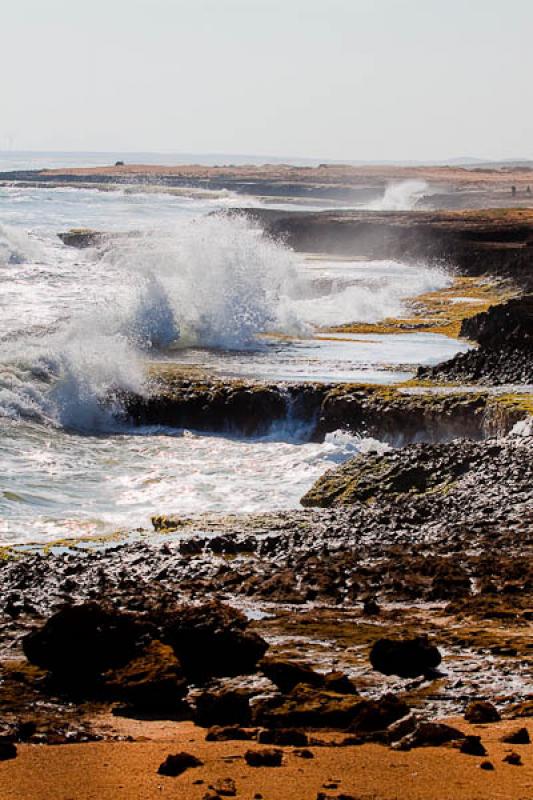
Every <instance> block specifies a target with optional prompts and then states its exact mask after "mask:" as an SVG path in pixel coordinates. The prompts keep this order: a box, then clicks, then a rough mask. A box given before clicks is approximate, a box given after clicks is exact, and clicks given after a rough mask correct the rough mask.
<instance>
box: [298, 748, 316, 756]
mask: <svg viewBox="0 0 533 800" xmlns="http://www.w3.org/2000/svg"><path fill="white" fill-rule="evenodd" d="M294 755H295V756H298V758H306V759H309V758H314V757H315V756H314V754H313V753H312V752H311V750H307V748H303V749H301V750H295V751H294Z"/></svg>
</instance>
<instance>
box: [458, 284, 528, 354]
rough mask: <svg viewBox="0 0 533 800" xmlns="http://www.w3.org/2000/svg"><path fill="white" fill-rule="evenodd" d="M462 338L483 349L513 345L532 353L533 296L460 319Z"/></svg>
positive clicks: (518, 298)
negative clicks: (461, 321)
mask: <svg viewBox="0 0 533 800" xmlns="http://www.w3.org/2000/svg"><path fill="white" fill-rule="evenodd" d="M461 336H464V337H466V338H467V339H474V340H475V341H477V342H479V344H480V345H481V346H482V347H488V348H494V347H501V346H502V345H513V346H514V347H518V348H520V349H522V348H523V349H525V350H529V351H533V294H529V295H523V296H522V297H514V298H513V299H512V300H508V301H507V303H501V304H500V305H496V306H491V307H490V308H489V310H488V311H484V312H482V313H481V314H476V315H475V316H473V317H468V318H467V319H465V320H463V323H462V325H461Z"/></svg>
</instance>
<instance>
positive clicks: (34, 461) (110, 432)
mask: <svg viewBox="0 0 533 800" xmlns="http://www.w3.org/2000/svg"><path fill="white" fill-rule="evenodd" d="M4 155H5V154H4ZM65 158H66V156H65ZM88 158H89V156H87V159H88ZM43 159H44V160H46V157H45V156H44V155H43V156H39V158H37V157H36V156H33V158H32V159H31V163H32V164H33V165H35V164H36V163H37V162H38V161H39V163H41V164H42V163H44V161H43ZM7 160H9V159H7ZM10 163H11V166H12V168H18V169H22V168H27V167H28V163H29V160H28V159H27V160H26V161H24V159H23V158H22V157H20V158H19V159H18V161H16V160H15V159H14V158H13V159H12V160H11V161H10ZM77 163H81V161H80V159H79V158H78V162H77ZM85 163H87V162H85ZM0 164H3V168H6V167H5V159H4V162H2V161H1V159H0ZM22 164H24V166H22ZM47 165H49V166H54V163H53V162H52V161H50V162H47ZM258 203H259V201H258V200H257V199H256V198H246V197H243V196H242V195H240V196H235V195H232V194H231V193H229V192H221V193H213V194H212V195H207V196H206V195H202V196H197V195H194V194H192V195H191V196H190V197H185V196H179V197H178V196H174V195H170V194H165V193H158V192H153V191H151V192H142V191H139V190H137V191H129V190H128V188H127V187H126V188H123V189H121V190H120V191H106V192H99V191H97V190H87V189H74V188H67V187H65V188H42V189H41V188H24V187H17V186H4V187H0V544H9V543H13V542H50V541H53V540H55V539H58V538H65V537H78V536H82V535H95V534H101V533H109V532H111V531H114V530H117V529H132V528H139V527H149V524H150V517H151V515H152V514H163V513H181V514H190V513H197V512H203V511H217V512H233V511H256V510H262V511H265V510H269V509H284V508H295V507H298V504H299V499H300V497H301V496H302V495H303V494H304V493H305V491H306V490H307V489H308V488H309V487H310V486H311V484H312V483H313V481H314V480H315V479H316V478H317V477H318V476H319V475H320V474H321V473H323V472H324V471H325V470H326V469H328V468H330V467H331V466H332V465H334V464H336V463H340V462H341V461H342V460H344V459H346V458H348V457H350V456H351V455H353V454H354V453H357V452H359V451H361V450H365V449H368V448H369V447H376V446H378V447H379V446H382V447H384V445H380V444H379V443H376V442H373V441H369V440H368V439H366V438H364V436H361V437H357V436H352V435H349V434H347V433H345V432H341V431H338V432H335V433H332V434H330V435H328V437H327V438H326V440H325V441H324V442H321V443H317V442H310V441H309V440H308V436H307V434H308V432H307V431H306V430H302V428H301V427H299V426H295V425H291V424H290V422H287V424H286V425H282V426H280V425H278V426H276V428H275V429H272V431H270V432H269V433H268V434H267V435H265V436H263V437H261V438H255V439H253V438H252V439H250V438H248V439H244V438H238V437H231V436H222V435H208V434H205V433H203V434H202V433H199V432H195V431H189V430H170V429H164V428H154V427H152V428H134V427H133V426H132V425H130V424H129V423H128V421H127V419H124V417H123V414H122V413H121V409H120V408H117V407H116V406H111V407H110V405H109V403H106V399H107V398H109V396H110V394H112V393H115V392H116V391H117V390H120V391H131V392H136V393H140V394H146V393H148V392H149V385H148V382H147V377H146V374H147V373H146V370H147V365H149V364H152V365H153V364H154V363H160V362H164V363H166V364H169V363H176V364H185V365H190V366H200V367H203V368H205V369H207V370H208V371H209V372H210V373H211V374H213V375H215V376H218V377H234V376H239V377H245V378H248V379H250V380H253V379H264V380H269V381H276V382H280V381H288V380H294V381H308V380H320V381H326V382H336V381H344V380H346V381H359V380H361V381H365V382H370V383H372V382H374V383H389V382H398V381H400V380H403V379H404V378H406V377H409V376H410V374H412V370H414V366H415V365H416V364H419V363H436V362H437V361H440V360H442V359H443V358H447V357H450V356H451V355H453V354H454V353H455V352H457V351H458V350H460V349H464V348H465V345H464V344H462V343H459V342H456V341H455V340H451V339H446V337H442V336H432V335H428V334H420V335H416V334H410V335H397V336H364V335H358V336H348V335H344V336H343V335H340V334H339V335H335V336H333V335H327V336H325V335H321V329H322V328H323V326H329V325H333V324H340V323H343V322H353V321H378V320H380V319H383V318H385V317H387V316H399V315H401V314H402V313H404V311H405V301H406V299H407V298H409V297H411V296H414V295H417V294H420V293H423V292H426V291H431V290H434V289H438V288H440V287H443V286H446V285H448V284H449V283H450V281H451V278H450V276H449V275H447V274H446V273H445V272H443V271H440V270H437V269H433V268H431V269H430V268H429V267H427V266H426V265H424V264H420V265H406V264H401V263H398V262H360V261H358V262H350V261H335V260H331V259H330V260H327V259H317V258H307V257H305V256H304V255H302V254H296V253H294V252H292V251H291V250H290V249H288V248H287V247H285V246H284V245H283V244H281V243H279V242H274V241H270V240H268V239H266V238H265V237H264V236H263V235H262V234H261V232H260V231H259V230H257V229H256V228H255V227H254V225H253V224H252V223H251V222H250V221H248V220H247V219H245V218H244V217H241V216H233V215H231V216H230V215H221V214H213V212H216V211H223V210H226V209H234V208H235V207H242V206H246V205H247V204H248V205H257V204H258ZM75 227H88V228H93V229H96V230H100V231H104V232H109V233H114V234H116V236H115V237H113V238H110V239H109V240H108V241H107V243H106V246H105V247H102V248H88V249H86V250H77V249H74V248H70V247H67V246H65V245H64V244H63V243H62V242H61V240H60V239H59V238H58V236H57V234H58V233H60V232H62V231H66V230H68V229H70V228H75ZM128 233H133V234H134V235H130V236H128V235H127V234H128ZM410 365H412V368H411V367H410Z"/></svg>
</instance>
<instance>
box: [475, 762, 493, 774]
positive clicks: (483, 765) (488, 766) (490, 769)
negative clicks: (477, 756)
mask: <svg viewBox="0 0 533 800" xmlns="http://www.w3.org/2000/svg"><path fill="white" fill-rule="evenodd" d="M479 768H480V769H484V770H486V771H487V772H493V771H494V764H493V763H492V761H482V762H481V764H480V765H479Z"/></svg>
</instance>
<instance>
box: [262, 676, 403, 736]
mask: <svg viewBox="0 0 533 800" xmlns="http://www.w3.org/2000/svg"><path fill="white" fill-rule="evenodd" d="M408 712H409V708H408V706H407V705H406V704H405V703H404V702H403V701H402V700H399V699H398V698H396V697H395V696H394V695H391V694H387V695H384V696H383V697H382V698H380V699H379V700H367V699H366V698H362V697H358V696H356V695H347V694H336V693H334V692H330V691H326V690H325V689H320V688H318V689H317V688H312V687H308V686H303V685H301V684H300V685H299V686H297V687H296V688H295V689H293V690H292V692H290V693H289V694H287V695H285V696H283V697H272V698H266V699H264V700H260V701H259V702H257V703H256V705H255V706H254V719H255V721H256V722H257V723H258V724H260V725H264V726H266V727H268V728H292V727H295V728H302V727H308V728H330V729H340V730H347V729H348V730H350V731H354V732H370V731H378V730H384V729H385V728H386V727H387V726H388V725H390V724H391V723H392V722H394V721H395V720H397V719H400V717H403V716H405V715H406V714H407V713H408Z"/></svg>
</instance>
